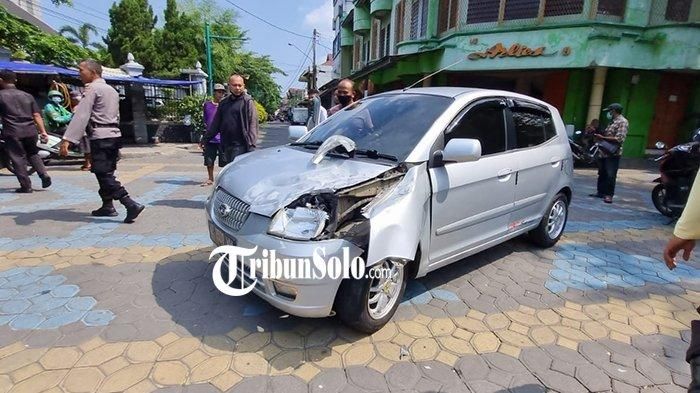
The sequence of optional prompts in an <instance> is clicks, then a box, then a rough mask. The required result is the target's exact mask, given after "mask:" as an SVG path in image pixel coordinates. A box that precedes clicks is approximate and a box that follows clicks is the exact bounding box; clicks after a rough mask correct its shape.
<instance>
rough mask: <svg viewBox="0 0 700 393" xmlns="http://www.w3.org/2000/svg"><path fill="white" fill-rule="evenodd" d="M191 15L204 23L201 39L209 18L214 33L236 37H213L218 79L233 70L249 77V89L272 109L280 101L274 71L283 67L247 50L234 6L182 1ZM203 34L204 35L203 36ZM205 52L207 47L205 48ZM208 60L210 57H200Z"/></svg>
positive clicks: (222, 79)
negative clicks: (220, 38)
mask: <svg viewBox="0 0 700 393" xmlns="http://www.w3.org/2000/svg"><path fill="white" fill-rule="evenodd" d="M180 6H181V8H182V9H184V10H185V13H186V14H187V15H190V16H191V17H192V18H193V19H194V20H195V21H198V24H199V25H200V26H201V29H200V31H199V32H198V39H201V40H202V41H200V42H203V40H204V34H203V31H204V24H205V23H206V22H209V24H210V26H211V33H212V35H218V36H225V37H233V38H234V39H233V40H219V39H214V40H213V41H212V59H213V63H214V75H213V76H212V77H213V79H214V81H215V82H219V83H225V82H226V81H227V80H228V78H229V76H230V75H231V74H232V73H237V74H240V75H242V76H243V77H244V78H246V88H247V89H248V93H250V95H251V96H253V98H254V99H255V100H256V101H259V102H260V103H261V104H262V105H263V107H264V108H265V109H266V110H267V111H268V112H270V113H272V112H274V111H275V110H276V109H277V108H278V107H279V104H280V101H281V98H280V87H279V85H277V83H275V80H274V79H273V78H272V75H273V74H275V73H281V72H282V71H281V70H280V69H278V68H277V67H275V66H274V64H273V63H272V60H271V59H270V58H269V57H268V56H260V55H257V54H254V53H252V52H248V51H244V50H243V43H244V42H245V41H247V38H246V34H245V32H244V31H243V30H241V28H240V27H239V26H238V24H237V23H236V21H235V17H236V16H235V14H234V13H233V12H232V11H231V10H222V9H220V8H219V7H218V6H217V5H216V3H215V2H214V1H213V0H183V2H182V3H180ZM199 37H201V38H199ZM201 53H202V54H203V53H204V51H203V50H202V52H201ZM200 61H202V63H206V59H204V58H202V59H200Z"/></svg>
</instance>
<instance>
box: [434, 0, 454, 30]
mask: <svg viewBox="0 0 700 393" xmlns="http://www.w3.org/2000/svg"><path fill="white" fill-rule="evenodd" d="M458 22H459V0H440V8H439V10H438V33H444V32H446V31H450V30H453V29H455V28H457V23H458Z"/></svg>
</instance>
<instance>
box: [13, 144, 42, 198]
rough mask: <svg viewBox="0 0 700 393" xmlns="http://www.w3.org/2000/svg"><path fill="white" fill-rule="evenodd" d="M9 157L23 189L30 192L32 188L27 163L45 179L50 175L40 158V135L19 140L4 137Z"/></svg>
mask: <svg viewBox="0 0 700 393" xmlns="http://www.w3.org/2000/svg"><path fill="white" fill-rule="evenodd" d="M4 140H5V147H6V148H7V155H8V156H9V157H10V160H11V161H12V164H13V165H14V167H15V176H17V180H18V181H19V185H20V187H21V188H23V189H25V190H28V189H31V188H32V180H31V179H30V178H29V172H28V171H27V161H28V162H29V164H31V165H32V167H33V168H34V169H35V170H36V172H37V173H38V174H39V177H41V178H43V177H45V176H47V175H48V173H47V172H46V167H44V162H43V161H42V160H41V157H39V148H38V147H37V146H36V144H37V142H38V141H39V136H38V135H33V136H28V137H23V138H17V137H13V136H6V137H4Z"/></svg>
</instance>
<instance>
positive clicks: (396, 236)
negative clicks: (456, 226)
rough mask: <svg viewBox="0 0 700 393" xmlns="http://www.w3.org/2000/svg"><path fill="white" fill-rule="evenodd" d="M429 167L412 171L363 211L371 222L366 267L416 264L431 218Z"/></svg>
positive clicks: (413, 168)
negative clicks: (393, 262) (401, 262)
mask: <svg viewBox="0 0 700 393" xmlns="http://www.w3.org/2000/svg"><path fill="white" fill-rule="evenodd" d="M426 168H427V164H426V163H423V164H420V165H416V166H414V167H411V168H410V169H409V170H408V171H407V172H406V175H405V176H404V178H403V179H402V180H401V181H400V182H399V183H397V184H396V185H395V186H394V187H392V188H390V189H389V190H387V191H385V192H384V194H383V195H381V194H380V195H378V196H377V198H376V199H375V200H374V201H372V203H370V204H369V205H367V207H366V208H365V209H364V210H363V215H364V216H365V217H366V218H367V219H369V222H370V236H369V246H368V249H367V260H366V266H367V267H370V266H373V265H375V264H377V263H379V262H381V261H383V260H385V259H387V258H397V259H405V260H413V259H414V258H415V256H416V250H417V249H418V245H419V244H420V241H421V238H422V236H423V234H424V229H425V225H426V222H429V221H428V218H429V216H430V179H429V178H428V171H427V169H426Z"/></svg>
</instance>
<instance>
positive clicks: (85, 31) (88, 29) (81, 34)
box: [58, 23, 105, 51]
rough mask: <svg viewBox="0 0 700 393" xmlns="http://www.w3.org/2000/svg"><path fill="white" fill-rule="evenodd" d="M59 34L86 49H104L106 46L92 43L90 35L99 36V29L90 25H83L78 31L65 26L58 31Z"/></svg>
mask: <svg viewBox="0 0 700 393" xmlns="http://www.w3.org/2000/svg"><path fill="white" fill-rule="evenodd" d="M58 33H59V34H61V35H62V36H64V37H66V39H67V40H68V41H70V42H72V43H74V44H76V45H80V46H82V47H83V48H85V49H89V48H91V47H92V48H95V50H98V51H99V50H100V49H103V48H104V47H105V46H104V45H103V44H101V43H99V42H90V35H91V34H95V35H97V28H96V27H95V26H94V25H92V24H90V23H83V24H82V25H80V27H78V28H77V29H76V28H75V27H73V26H68V25H66V26H63V27H61V30H59V31H58Z"/></svg>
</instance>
